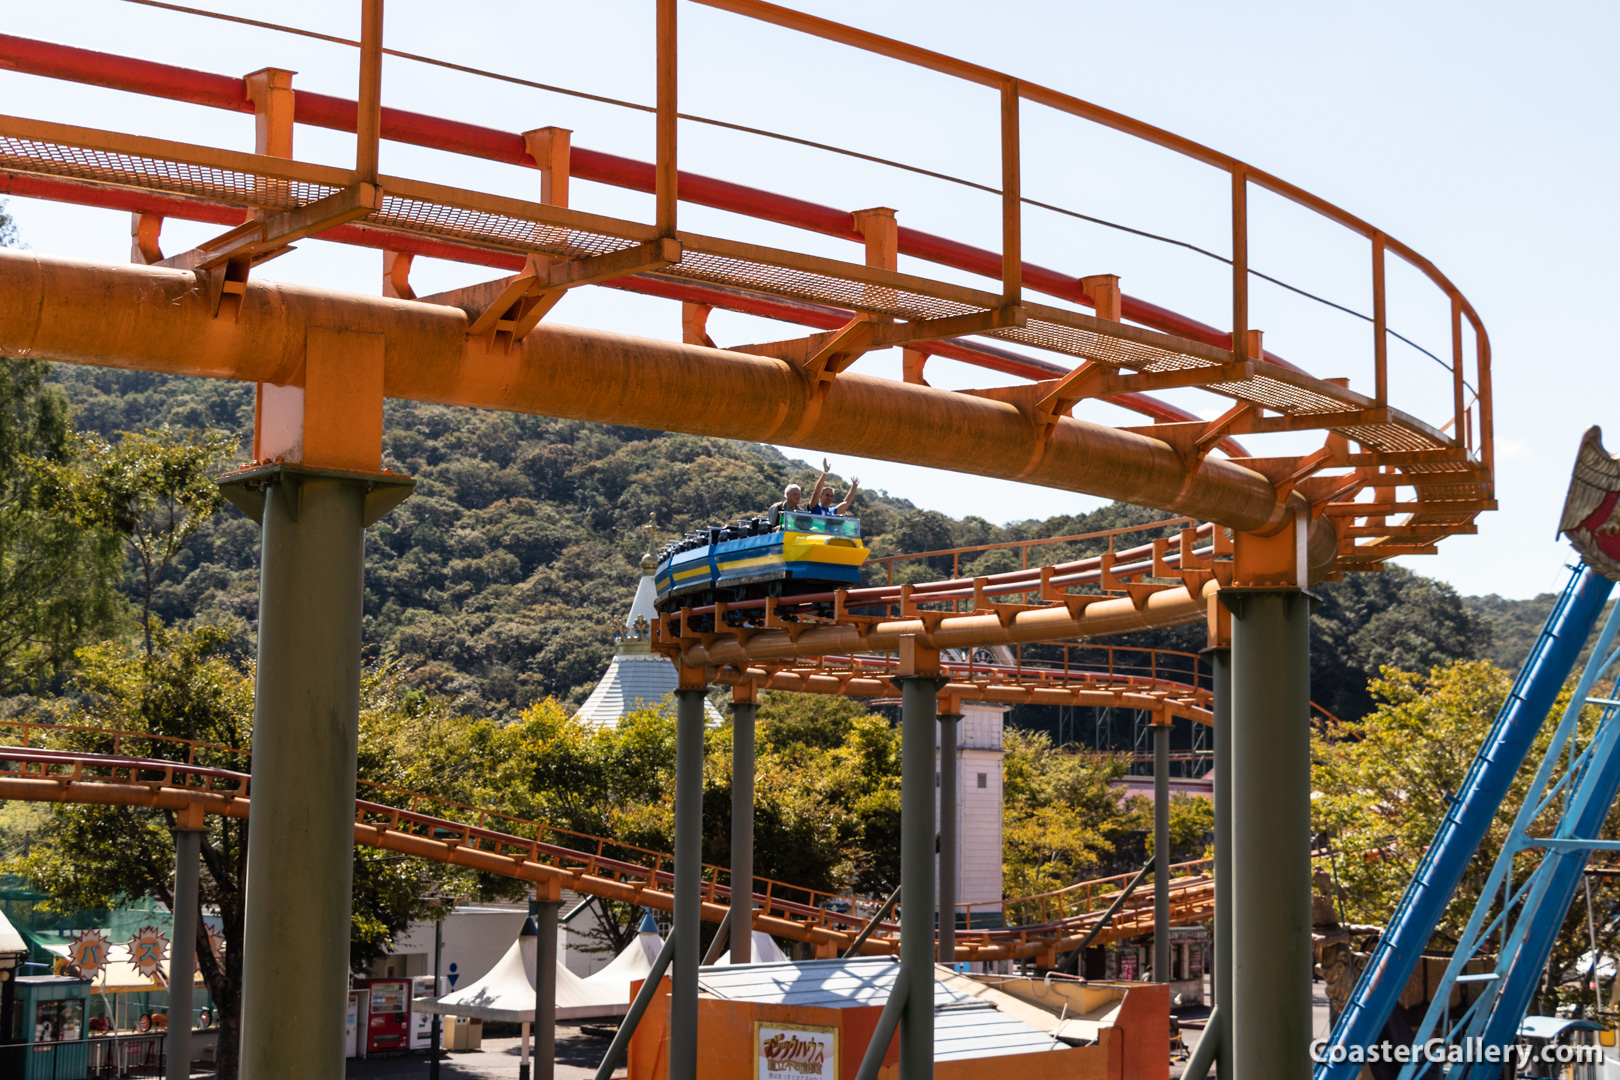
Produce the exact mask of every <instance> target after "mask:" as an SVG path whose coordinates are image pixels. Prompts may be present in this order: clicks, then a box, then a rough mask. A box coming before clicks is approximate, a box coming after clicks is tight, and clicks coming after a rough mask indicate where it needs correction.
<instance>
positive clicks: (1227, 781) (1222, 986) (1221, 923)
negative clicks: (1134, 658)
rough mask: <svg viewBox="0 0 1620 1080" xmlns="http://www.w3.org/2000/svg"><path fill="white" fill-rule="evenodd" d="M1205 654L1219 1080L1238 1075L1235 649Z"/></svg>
mask: <svg viewBox="0 0 1620 1080" xmlns="http://www.w3.org/2000/svg"><path fill="white" fill-rule="evenodd" d="M1204 655H1206V656H1208V657H1209V666H1210V668H1211V669H1212V670H1213V671H1214V673H1215V686H1214V694H1213V697H1214V701H1213V702H1212V703H1211V711H1212V712H1213V713H1214V726H1215V1004H1216V1006H1217V1008H1218V1009H1219V1011H1218V1012H1216V1013H1214V1014H1212V1017H1211V1023H1219V1025H1220V1030H1219V1031H1217V1032H1216V1033H1215V1034H1216V1036H1217V1037H1218V1038H1219V1039H1220V1041H1219V1042H1218V1043H1217V1044H1216V1048H1215V1071H1216V1073H1217V1074H1218V1075H1219V1076H1220V1078H1221V1080H1232V1078H1233V1077H1234V1076H1236V1075H1237V1073H1236V1072H1235V1071H1234V1066H1233V1064H1232V771H1231V770H1232V650H1231V649H1230V648H1213V649H1210V650H1209V651H1208V652H1207V653H1205V654H1204Z"/></svg>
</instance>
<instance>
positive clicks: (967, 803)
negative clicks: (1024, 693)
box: [934, 701, 1007, 927]
mask: <svg viewBox="0 0 1620 1080" xmlns="http://www.w3.org/2000/svg"><path fill="white" fill-rule="evenodd" d="M1006 717H1007V707H1006V706H1005V705H986V704H983V703H980V702H966V701H965V702H963V703H962V719H961V720H960V721H959V722H958V723H957V725H956V735H957V738H956V745H957V757H956V793H957V804H956V834H957V836H958V838H959V839H960V843H961V847H960V853H959V854H958V856H957V862H956V902H957V903H958V904H972V905H983V908H982V912H983V914H982V915H981V914H980V912H979V911H978V910H974V911H971V912H970V913H969V914H970V915H971V918H972V920H973V925H974V926H975V927H977V926H980V925H982V923H981V919H983V918H989V919H995V920H999V919H1000V918H1001V909H1000V907H999V904H1000V902H1001V780H1002V777H1001V759H1002V757H1003V755H1004V750H1003V748H1002V739H1001V733H1002V727H1003V725H1004V724H1005V722H1006ZM934 771H935V773H936V774H937V773H938V771H939V753H938V751H937V750H936V751H935V756H934ZM934 820H935V821H936V822H938V821H939V788H938V785H937V784H936V785H935V789H934ZM957 911H958V913H960V912H961V911H962V908H960V907H958V908H957ZM997 925H999V923H997Z"/></svg>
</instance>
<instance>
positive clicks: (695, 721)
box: [669, 688, 704, 1080]
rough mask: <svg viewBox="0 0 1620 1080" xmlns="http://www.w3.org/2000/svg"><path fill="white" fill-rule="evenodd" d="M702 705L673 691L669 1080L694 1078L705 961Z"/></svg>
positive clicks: (688, 692)
mask: <svg viewBox="0 0 1620 1080" xmlns="http://www.w3.org/2000/svg"><path fill="white" fill-rule="evenodd" d="M703 703H704V694H703V690H701V689H688V688H682V689H680V690H677V691H675V918H674V925H673V927H672V932H673V933H674V935H675V941H676V946H675V961H674V964H675V971H674V975H673V978H672V980H671V981H672V982H673V984H674V986H673V989H672V990H671V1000H670V1004H669V1031H670V1035H669V1080H697V1075H698V1071H697V1049H698V1044H697V1035H698V1031H697V1025H698V1007H697V1006H698V964H699V963H700V962H701V960H702V957H703V948H702V946H703V942H702V939H701V933H702V923H701V921H700V919H701V911H700V908H701V905H702V903H703V892H702V890H703Z"/></svg>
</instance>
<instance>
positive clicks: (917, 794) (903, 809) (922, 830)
mask: <svg viewBox="0 0 1620 1080" xmlns="http://www.w3.org/2000/svg"><path fill="white" fill-rule="evenodd" d="M898 682H899V683H900V889H901V891H902V892H903V893H904V894H905V899H904V900H903V901H901V905H900V980H901V981H902V982H904V983H905V984H906V998H905V1006H904V1011H903V1012H902V1013H901V1015H900V1077H899V1080H933V1076H934V760H935V759H934V744H935V740H936V738H937V736H938V724H937V723H936V722H935V720H934V713H935V710H936V708H937V707H938V700H937V698H936V697H935V695H936V694H937V693H938V692H939V689H940V687H941V686H943V685H944V680H942V679H938V678H935V677H933V676H927V675H912V676H906V677H904V678H901V679H899V680H898Z"/></svg>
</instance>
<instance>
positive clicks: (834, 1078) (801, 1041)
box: [754, 1020, 838, 1080]
mask: <svg viewBox="0 0 1620 1080" xmlns="http://www.w3.org/2000/svg"><path fill="white" fill-rule="evenodd" d="M754 1060H755V1061H756V1062H758V1065H757V1066H756V1067H755V1070H754V1076H755V1080H838V1029H837V1028H835V1027H811V1026H808V1025H805V1024H772V1023H767V1022H766V1021H764V1020H756V1021H755V1022H754Z"/></svg>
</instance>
